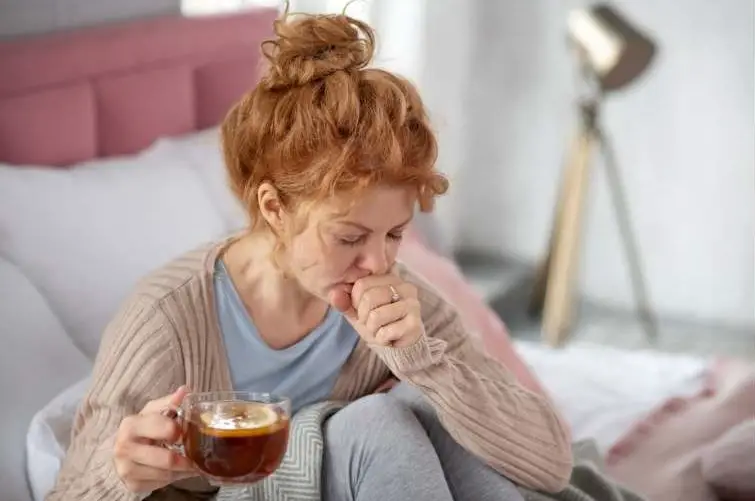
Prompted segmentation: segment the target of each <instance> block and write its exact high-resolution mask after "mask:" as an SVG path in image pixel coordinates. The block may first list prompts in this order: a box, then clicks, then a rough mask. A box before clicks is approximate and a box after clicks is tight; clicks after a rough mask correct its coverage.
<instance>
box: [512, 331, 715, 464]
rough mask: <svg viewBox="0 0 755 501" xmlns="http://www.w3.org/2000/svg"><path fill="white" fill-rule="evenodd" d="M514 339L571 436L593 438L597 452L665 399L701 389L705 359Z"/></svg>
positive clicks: (609, 444)
mask: <svg viewBox="0 0 755 501" xmlns="http://www.w3.org/2000/svg"><path fill="white" fill-rule="evenodd" d="M515 344H516V346H517V349H518V350H519V352H520V353H521V355H522V357H523V358H524V359H525V361H526V362H527V363H528V364H529V365H530V366H531V367H532V369H533V370H534V371H535V373H536V374H537V375H538V377H539V378H540V379H541V380H542V382H543V384H544V386H545V387H546V388H547V390H548V391H549V392H550V393H551V395H552V397H553V399H554V400H555V402H556V404H557V405H558V406H559V408H560V409H561V411H562V413H563V415H564V417H565V418H566V420H567V421H568V422H569V424H570V425H571V426H572V433H573V438H574V440H580V439H584V438H594V439H595V440H596V441H597V443H598V446H599V447H600V449H601V452H606V451H607V450H608V449H609V448H610V447H611V445H613V444H614V443H615V442H616V441H617V440H618V439H619V438H621V437H622V435H623V434H624V433H625V432H626V431H628V429H629V428H630V426H631V425H632V424H633V423H634V422H635V421H637V420H638V419H640V418H642V417H644V416H646V415H647V414H648V413H649V412H651V411H652V410H653V409H655V408H656V407H657V406H658V405H659V404H661V403H662V402H664V401H665V400H666V399H668V398H670V397H673V396H685V395H690V394H694V393H696V392H698V391H700V390H701V389H702V387H703V385H704V384H705V374H706V367H708V361H707V360H705V359H704V358H699V357H693V356H685V355H674V354H664V353H659V352H655V351H650V350H647V351H627V350H619V349H614V348H609V347H605V346H600V345H595V344H588V343H574V344H572V345H569V346H567V347H565V348H562V349H551V348H548V347H546V346H543V345H540V344H537V343H533V342H522V341H518V342H516V343H515Z"/></svg>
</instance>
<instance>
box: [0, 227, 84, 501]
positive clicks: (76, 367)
mask: <svg viewBox="0 0 755 501" xmlns="http://www.w3.org/2000/svg"><path fill="white" fill-rule="evenodd" d="M2 238H3V237H2V236H0V239H2ZM0 343H2V347H3V349H2V350H0V402H3V405H4V406H5V409H4V410H3V417H2V420H0V421H1V422H2V425H1V426H0V486H2V487H1V488H0V492H2V495H0V497H1V498H2V499H8V500H16V501H26V500H28V499H30V498H31V496H30V493H29V488H28V485H27V482H26V474H25V473H26V463H25V459H24V437H25V436H26V432H27V430H28V428H29V421H30V420H31V419H32V416H33V415H34V413H35V412H37V411H38V410H39V409H40V408H41V407H42V406H43V405H44V404H45V403H46V402H48V401H49V400H50V398H52V397H53V396H54V395H56V394H58V393H59V392H60V391H61V390H62V389H63V388H65V387H66V386H68V385H70V384H71V383H72V382H74V381H76V380H78V379H80V378H81V377H83V376H84V375H86V374H87V373H89V372H90V371H91V362H90V361H89V360H88V359H87V358H86V357H85V356H84V355H83V354H82V353H81V352H80V351H79V350H78V349H76V347H75V346H74V345H73V343H72V342H71V340H70V338H69V337H68V334H67V333H66V332H65V330H64V329H63V326H62V325H61V324H60V321H59V320H58V319H57V318H56V317H55V315H54V314H53V313H52V312H51V311H50V309H49V307H48V305H47V302H46V301H45V299H44V298H43V297H42V295H41V294H40V293H39V291H37V290H36V289H35V287H34V286H33V285H32V284H31V282H29V280H27V279H26V277H25V276H24V275H23V274H22V273H21V272H20V270H19V269H18V268H17V267H16V266H14V265H13V264H12V263H10V262H8V261H6V260H4V259H2V258H1V257H0Z"/></svg>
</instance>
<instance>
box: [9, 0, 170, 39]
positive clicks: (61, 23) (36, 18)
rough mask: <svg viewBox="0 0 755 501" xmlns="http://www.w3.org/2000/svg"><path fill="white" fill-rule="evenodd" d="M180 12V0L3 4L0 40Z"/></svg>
mask: <svg viewBox="0 0 755 501" xmlns="http://www.w3.org/2000/svg"><path fill="white" fill-rule="evenodd" d="M178 11H179V1H178V0H128V1H124V0H96V1H92V0H0V38H10V37H17V36H21V35H30V34H36V33H47V32H51V31H57V30H62V29H69V28H72V27H77V26H86V25H91V24H98V23H103V22H111V21H119V20H125V19H132V18H136V17H145V16H151V15H159V14H166V13H171V12H178Z"/></svg>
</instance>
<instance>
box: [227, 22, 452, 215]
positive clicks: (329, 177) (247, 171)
mask: <svg viewBox="0 0 755 501" xmlns="http://www.w3.org/2000/svg"><path fill="white" fill-rule="evenodd" d="M274 31H275V35H276V36H275V38H274V39H272V40H268V41H266V42H264V43H263V44H262V52H263V55H264V57H265V58H266V59H267V62H268V63H269V64H268V65H267V67H266V68H265V70H264V72H263V75H262V77H261V80H260V82H259V83H258V85H257V86H256V87H255V88H254V89H252V90H251V91H250V92H249V93H247V94H246V95H245V96H244V97H243V98H242V99H241V100H240V101H239V102H238V103H237V104H236V105H235V106H234V107H233V108H232V109H231V111H230V112H229V113H228V115H227V117H226V118H225V121H224V122H223V124H222V141H223V151H224V155H225V162H226V166H227V169H228V172H229V175H230V185H231V188H232V189H233V192H234V193H235V195H236V196H237V197H238V198H239V199H240V200H241V201H242V203H243V204H244V206H245V207H246V208H247V210H248V213H249V216H250V217H251V221H252V225H253V228H254V227H255V226H257V225H261V224H263V222H262V221H261V219H262V218H259V217H257V216H258V214H259V206H258V203H257V189H258V188H259V186H260V185H261V184H262V183H264V182H270V183H271V184H272V185H273V186H275V188H276V189H277V190H278V192H279V196H280V199H281V202H282V203H283V204H284V206H285V207H286V208H290V209H292V210H295V209H296V208H297V206H298V205H299V204H301V203H303V202H316V201H319V200H323V199H326V198H328V197H330V196H332V195H335V194H338V195H343V194H347V195H349V196H351V195H353V196H354V197H355V198H356V197H358V195H359V191H360V190H362V189H364V188H368V187H371V186H375V185H378V184H388V185H404V186H411V187H413V188H416V189H417V193H418V200H419V205H420V209H421V210H423V211H429V210H431V208H432V205H433V200H434V197H435V196H436V195H439V194H442V193H444V192H445V191H446V189H447V186H448V182H447V181H446V179H445V178H444V177H443V176H442V175H441V174H440V173H438V172H437V171H436V170H435V168H434V166H435V160H436V156H437V144H436V140H435V136H434V134H433V132H432V131H431V129H430V126H429V123H428V118H427V115H426V112H425V108H424V106H423V104H422V100H421V99H420V97H419V95H418V94H417V91H416V89H415V88H414V86H413V85H412V84H411V83H409V82H408V81H407V80H405V79H404V78H401V77H399V76H397V75H394V74H392V73H390V72H388V71H384V70H380V69H375V68H368V67H367V66H368V64H369V63H370V61H371V60H372V57H373V54H374V51H375V35H374V32H373V30H372V28H371V27H370V26H369V25H367V24H366V23H364V22H362V21H359V20H357V19H353V18H351V17H348V16H346V15H343V14H340V15H304V14H295V15H294V14H288V13H284V14H283V15H282V16H281V17H280V18H279V19H278V20H276V21H275V23H274Z"/></svg>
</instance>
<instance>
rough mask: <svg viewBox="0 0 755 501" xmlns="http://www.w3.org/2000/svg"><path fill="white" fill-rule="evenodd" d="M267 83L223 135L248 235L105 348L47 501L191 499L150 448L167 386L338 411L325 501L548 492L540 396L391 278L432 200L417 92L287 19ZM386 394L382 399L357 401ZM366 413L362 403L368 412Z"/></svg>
mask: <svg viewBox="0 0 755 501" xmlns="http://www.w3.org/2000/svg"><path fill="white" fill-rule="evenodd" d="M275 29H276V35H277V36H276V38H275V39H274V40H271V41H269V42H267V43H266V44H265V45H264V49H265V50H264V52H265V55H266V57H267V59H268V60H269V63H270V64H269V68H268V69H267V70H266V73H265V74H264V75H263V78H262V79H261V81H260V83H259V84H258V85H257V86H256V87H255V88H254V89H253V90H252V91H251V92H249V94H247V95H246V96H245V97H244V98H243V99H242V100H241V101H240V102H239V103H238V104H237V105H236V106H235V107H234V108H233V109H232V110H231V112H230V113H229V115H228V116H227V118H226V120H225V121H224V123H223V125H222V140H223V149H224V154H225V162H226V165H227V168H228V171H229V174H230V183H231V187H232V189H233V191H234V193H235V194H236V195H237V196H238V198H239V199H240V200H241V201H242V202H243V204H244V205H245V207H246V208H247V210H248V213H249V216H250V221H251V222H252V223H251V224H250V230H249V231H248V232H245V233H244V234H242V235H237V236H234V237H232V238H229V239H228V240H226V241H223V242H219V243H216V244H213V245H210V246H208V247H205V248H202V249H199V250H196V251H194V252H191V253H189V254H187V255H185V256H183V257H180V258H179V259H177V260H176V261H174V262H173V263H170V264H168V265H167V266H165V267H164V268H163V269H161V270H159V271H157V272H155V273H153V274H152V275H150V276H148V277H147V278H146V279H144V280H143V281H142V282H141V284H140V285H139V286H138V287H137V288H136V291H135V292H134V294H133V295H132V296H131V298H130V299H129V300H128V301H127V302H126V304H125V305H124V307H123V308H122V309H121V311H120V312H119V314H118V315H117V317H116V318H115V319H114V320H113V321H112V323H111V324H110V325H109V327H108V328H107V330H106V333H105V335H104V338H103V341H102V345H101V348H100V352H99V355H98V357H97V361H96V364H95V369H94V374H93V381H92V387H91V388H90V390H89V392H88V394H87V396H86V398H85V400H84V402H83V403H82V406H81V408H80V410H79V412H78V415H77V418H76V421H75V425H74V436H73V441H72V445H71V448H70V450H69V451H68V454H67V457H66V459H65V462H64V464H63V467H62V471H61V473H60V475H59V478H58V481H57V484H56V486H55V488H54V489H53V491H52V492H51V493H50V494H49V496H48V498H47V499H48V500H52V501H54V500H74V499H75V500H77V501H86V500H94V499H97V500H99V499H107V500H111V501H118V500H136V499H143V498H144V497H145V496H147V495H149V494H150V493H153V494H154V495H155V497H160V496H165V497H168V498H171V499H187V500H188V499H199V498H201V497H202V495H203V494H202V493H203V492H204V493H205V496H206V492H207V491H208V490H209V486H208V485H207V484H204V483H203V481H201V480H200V479H197V478H194V479H192V480H191V481H189V482H183V481H182V480H184V479H187V478H189V477H196V473H195V472H194V470H193V469H192V466H191V465H190V464H189V463H188V461H187V460H186V459H185V458H183V457H181V456H179V455H177V454H175V453H174V452H172V451H170V450H168V449H166V448H163V447H160V445H159V444H160V443H164V442H166V441H167V442H171V441H175V440H177V439H178V438H179V436H178V435H179V433H178V429H177V427H176V425H175V423H174V422H173V421H171V420H170V419H168V418H167V417H165V416H164V415H163V414H162V413H161V411H162V410H164V409H165V408H166V407H170V406H175V405H178V404H179V403H180V402H181V400H182V398H183V397H184V396H185V395H186V392H187V390H186V388H191V389H192V390H194V391H208V390H223V389H231V388H233V389H239V390H254V391H266V392H276V393H282V394H285V395H288V396H290V397H291V398H292V401H293V405H294V407H295V408H301V407H302V406H304V405H306V404H309V403H312V402H316V401H321V400H326V399H329V398H334V399H346V400H349V401H352V402H353V403H351V404H349V405H348V406H347V407H345V408H344V409H343V410H341V411H340V412H339V413H337V414H336V415H334V416H333V417H332V418H331V419H330V420H329V421H328V422H327V424H326V427H325V440H326V454H325V465H324V470H325V471H324V495H325V497H326V499H329V500H352V499H355V500H360V501H367V500H373V499H385V498H387V499H413V500H423V499H432V500H434V501H445V500H449V501H450V500H451V499H456V500H477V501H479V500H487V499H490V500H504V499H505V500H510V499H521V497H520V496H519V494H518V492H517V491H516V489H515V488H514V487H513V484H512V482H513V483H517V484H520V485H523V486H526V487H530V488H534V489H542V490H545V491H558V490H560V489H561V488H562V487H563V486H564V485H565V483H566V482H567V480H568V478H569V475H570V471H571V453H570V442H569V436H568V433H567V431H566V429H565V427H564V425H563V424H562V421H561V420H560V419H559V417H558V415H557V413H556V411H555V410H554V409H553V408H552V406H551V404H550V403H549V401H548V400H547V399H546V398H544V397H543V396H541V395H539V394H537V393H535V392H531V391H529V390H527V389H525V388H523V387H522V386H520V385H519V384H518V383H517V381H516V380H515V378H514V377H513V376H512V375H511V374H510V373H509V372H508V371H507V369H506V368H505V367H503V366H501V365H500V364H498V363H497V362H495V361H493V360H492V359H490V358H488V357H487V356H486V355H485V354H484V353H483V352H482V351H481V350H479V349H478V347H477V346H476V345H475V344H473V343H472V341H471V340H470V338H469V337H467V335H466V333H465V331H464V328H463V326H462V324H461V322H460V321H459V318H458V316H457V314H456V313H455V312H454V311H453V310H452V308H451V307H450V306H449V305H448V304H447V303H446V302H444V301H443V299H441V298H440V297H438V296H437V295H436V294H435V293H434V292H433V291H432V290H431V289H430V288H428V287H427V286H425V285H424V284H423V283H421V282H420V281H419V280H417V278H416V277H415V276H413V275H412V273H411V272H410V271H408V270H406V269H404V268H403V267H402V266H400V265H398V264H397V263H396V262H395V259H396V253H397V250H398V247H399V243H400V241H401V237H402V232H403V231H404V229H405V228H406V227H407V225H408V224H409V223H410V222H411V219H412V214H413V212H414V208H415V205H416V204H418V205H419V206H420V208H421V209H422V210H424V211H428V210H430V209H431V207H432V202H433V199H434V197H435V196H437V195H439V194H442V193H443V192H444V191H445V190H446V188H447V182H446V180H445V179H444V178H443V177H442V176H441V175H440V174H439V173H437V172H436V171H435V170H434V162H435V158H436V142H435V137H434V136H433V133H432V132H431V130H430V127H429V125H428V121H427V117H426V113H425V110H424V107H423V104H422V101H421V100H420V98H419V96H418V95H417V92H416V90H415V88H414V87H413V86H412V85H411V84H410V83H409V82H407V81H406V80H404V79H402V78H400V77H398V76H396V75H393V74H391V73H389V72H386V71H382V70H378V69H369V68H367V64H368V63H369V61H370V60H371V58H372V55H373V50H374V36H373V32H372V30H371V29H370V27H369V26H367V25H365V24H364V23H362V22H360V21H357V20H355V19H351V18H349V17H346V16H343V15H332V16H301V17H297V18H296V19H295V20H290V19H289V17H288V16H284V18H283V19H281V20H279V21H278V22H276V25H275ZM391 377H395V378H397V379H399V380H400V381H401V382H402V383H401V384H400V385H399V386H398V387H397V388H396V389H394V390H392V391H391V392H389V393H387V394H374V393H375V390H376V389H377V388H378V387H380V386H381V385H382V384H383V383H385V382H386V381H387V380H389V379H390V378H391ZM368 395H369V396H368Z"/></svg>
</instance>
